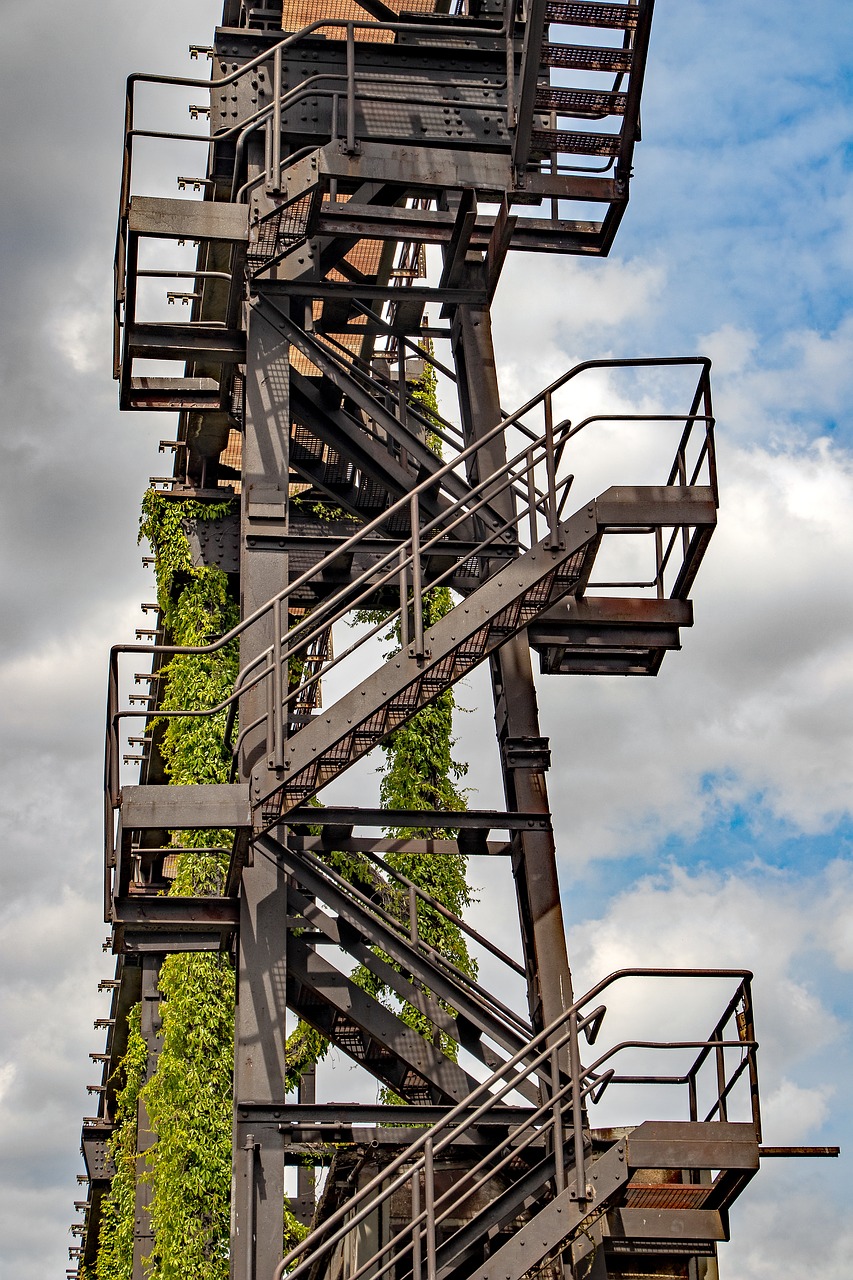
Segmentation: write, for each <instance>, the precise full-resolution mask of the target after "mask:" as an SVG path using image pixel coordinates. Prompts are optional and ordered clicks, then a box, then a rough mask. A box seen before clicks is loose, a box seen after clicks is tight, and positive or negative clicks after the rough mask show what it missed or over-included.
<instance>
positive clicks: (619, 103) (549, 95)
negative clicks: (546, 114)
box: [536, 88, 628, 120]
mask: <svg viewBox="0 0 853 1280" xmlns="http://www.w3.org/2000/svg"><path fill="white" fill-rule="evenodd" d="M627 102H628V95H627V94H626V93H598V92H596V91H595V90H593V89H560V88H548V89H546V88H542V89H537V90H536V110H537V111H556V112H557V113H558V115H563V116H586V117H588V118H589V119H595V120H597V119H601V117H602V116H624V114H625V108H626V106H627Z"/></svg>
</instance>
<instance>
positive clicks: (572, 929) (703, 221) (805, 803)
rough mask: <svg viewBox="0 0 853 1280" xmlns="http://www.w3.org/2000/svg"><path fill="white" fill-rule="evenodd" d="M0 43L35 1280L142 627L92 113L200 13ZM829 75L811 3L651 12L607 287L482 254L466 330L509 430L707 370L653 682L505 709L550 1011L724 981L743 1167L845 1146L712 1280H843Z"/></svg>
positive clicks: (583, 269) (38, 26) (770, 1189)
mask: <svg viewBox="0 0 853 1280" xmlns="http://www.w3.org/2000/svg"><path fill="white" fill-rule="evenodd" d="M2 13H3V21H4V29H5V30H6V33H7V36H6V39H5V41H4V45H3V49H2V52H0V64H2V65H0V70H1V71H2V74H0V102H2V110H3V118H4V119H5V120H6V121H7V127H6V129H5V130H4V138H3V143H2V146H3V148H4V152H5V155H4V160H5V166H4V171H5V173H6V174H7V180H6V181H5V182H4V190H3V197H2V202H0V219H2V227H0V263H1V264H2V275H3V285H2V288H3V295H2V296H3V298H4V299H5V303H6V305H5V309H4V316H5V319H4V321H3V324H2V343H0V360H2V387H3V394H2V398H0V416H2V450H3V465H2V468H0V486H2V505H0V522H2V523H0V529H2V545H3V548H4V552H5V554H4V555H3V557H2V575H3V586H2V599H3V609H2V616H0V629H2V642H0V707H2V716H0V720H1V721H2V725H1V726H0V734H1V735H2V736H0V830H2V858H0V877H2V881H1V882H0V883H2V889H0V1241H2V1244H0V1277H2V1278H3V1280H6V1277H9V1280H12V1277H14V1280H37V1278H38V1280H41V1278H42V1277H44V1276H47V1275H59V1276H61V1275H62V1274H63V1272H64V1268H65V1265H66V1254H65V1250H66V1247H67V1246H68V1245H69V1244H71V1243H73V1241H72V1238H71V1237H70V1236H69V1234H68V1227H69V1224H70V1222H71V1221H72V1215H73V1210H72V1201H73V1200H74V1199H76V1198H79V1196H80V1193H79V1191H78V1189H77V1187H76V1184H75V1175H76V1173H77V1172H78V1171H79V1170H80V1169H81V1167H82V1166H81V1163H80V1160H79V1156H78V1143H79V1132H80V1123H81V1118H82V1116H83V1115H84V1114H89V1113H90V1112H91V1111H92V1110H93V1109H94V1106H93V1103H92V1100H91V1099H87V1095H86V1092H85V1086H86V1084H87V1083H90V1082H92V1081H94V1080H95V1079H96V1076H95V1073H94V1069H93V1068H91V1067H90V1065H89V1064H88V1060H87V1055H88V1053H89V1052H90V1051H97V1050H98V1049H99V1048H100V1043H99V1040H100V1035H99V1033H96V1032H94V1030H93V1028H92V1022H93V1020H94V1019H95V1018H96V1017H98V1016H102V1015H103V1014H105V1013H106V1011H107V1010H106V997H105V996H102V995H99V994H98V993H97V983H98V981H99V979H101V978H105V977H108V976H109V974H110V971H111V965H112V961H111V958H110V957H109V956H104V955H103V954H102V951H101V942H102V940H103V937H104V934H105V928H104V926H103V925H102V922H101V913H100V886H101V870H100V857H101V852H100V850H101V844H100V841H101V833H100V822H101V793H100V787H101V769H102V762H101V761H102V756H101V751H102V731H103V705H104V704H103V699H104V692H105V683H106V657H107V651H108V648H109V646H110V644H112V643H114V642H117V641H119V640H130V639H132V637H133V629H134V627H135V626H138V625H140V624H141V615H140V613H139V602H140V601H143V600H147V599H150V598H151V578H150V573H149V572H147V571H145V570H144V569H143V568H142V566H141V564H140V550H139V548H137V546H136V526H137V512H138V504H139V500H140V497H141V494H142V492H143V490H144V488H145V486H146V483H147V479H148V477H149V476H150V475H157V474H165V471H164V468H168V466H169V463H168V462H164V459H163V457H162V456H160V455H158V453H157V445H158V441H159V440H160V439H161V438H166V437H168V436H169V435H170V433H171V432H172V429H173V424H172V423H171V422H170V420H169V419H168V417H166V416H164V415H158V416H155V415H148V416H147V417H146V415H124V416H120V415H119V413H118V409H117V397H116V392H115V386H114V384H113V383H112V381H111V360H110V340H111V333H110V325H111V288H112V278H111V277H112V250H113V237H114V224H115V206H116V196H117V188H118V177H119V160H120V148H121V123H122V111H123V86H124V80H125V77H126V75H127V74H128V73H129V72H130V71H132V70H155V71H167V70H172V71H174V72H178V73H185V72H187V71H188V70H191V69H192V68H193V67H194V66H195V67H196V68H197V65H198V64H192V63H190V62H189V60H188V58H187V55H186V48H187V45H188V44H189V43H191V42H196V43H202V44H205V43H208V41H209V38H210V35H211V32H212V28H213V25H214V23H215V21H216V20H217V19H218V16H219V6H218V4H217V3H216V2H215V0H182V2H181V3H179V4H175V3H166V2H165V0H149V3H147V4H146V5H144V6H143V5H136V6H130V5H126V4H119V3H117V2H116V0H68V2H67V3H65V4H63V5H61V6H60V5H56V6H51V7H50V13H49V14H48V13H47V11H46V7H45V6H42V5H38V6H34V5H26V6H24V5H18V4H12V3H11V2H10V0H3V3H2ZM851 51H853V11H851V9H850V7H849V6H848V5H846V4H844V3H841V2H840V0H835V2H834V3H830V2H829V0H812V3H810V4H808V5H804V4H802V3H795V2H794V0H779V2H778V3H777V4H775V5H773V6H772V8H771V7H770V6H768V5H767V4H766V3H761V2H760V0H714V2H713V3H711V0H658V4H657V6H656V13H655V20H654V27H653V32H652V49H651V56H650V60H649V67H648V74H647V81H646V90H645V94H644V102H643V141H642V143H641V145H640V146H639V147H638V148H637V152H636V156H635V178H634V182H633V186H632V198H631V203H630V206H629V208H628V211H627V214H626V216H625V219H624V221H623V224H622V227H621V229H620V231H619V234H618V236H617V239H616V243H615V246H614V248H613V250H612V252H611V255H610V257H609V258H608V259H607V260H602V261H597V262H593V261H586V260H584V261H578V260H572V259H565V258H564V259H560V258H557V257H546V256H543V257H541V258H533V257H530V256H527V255H524V256H522V255H518V256H515V257H511V259H510V261H509V263H508V265H507V267H506V269H505V272H504V277H503V279H502V282H501V285H500V288H499V291H498V294H497V297H496V301H495V313H494V314H495V337H496V346H497V351H498V358H499V370H500V377H501V389H502V399H503V403H504V404H505V405H506V406H507V407H509V408H512V407H513V406H514V405H517V404H520V403H521V402H523V400H524V399H526V398H527V397H528V396H530V395H532V394H534V393H535V392H536V391H537V390H538V389H539V388H540V387H541V386H543V385H545V384H546V383H548V382H550V381H551V380H553V379H554V378H556V377H557V376H558V375H559V374H560V373H562V372H563V371H564V370H566V369H568V368H570V367H571V366H572V365H573V364H575V363H577V362H578V361H580V360H584V359H589V358H595V357H602V356H634V355H683V354H696V353H703V354H707V355H709V356H711V358H712V359H713V362H714V366H713V375H712V376H713V380H714V396H715V411H716V415H717V420H718V427H717V441H718V454H719V473H720V490H721V510H720V524H719V528H718V530H717V532H716V533H715V536H714V539H713V541H712V543H711V547H710V550H709V552H708V556H707V558H706V562H705V564H704V565H703V567H702V570H701V572H700V575H699V577H698V579H697V583H696V587H695V591H694V602H695V619H696V622H695V627H694V628H693V629H692V630H689V631H685V632H684V633H683V636H682V643H683V649H682V651H681V652H679V653H673V654H670V655H669V656H668V657H667V658H666V660H665V662H664V665H663V668H662V671H661V674H660V675H659V677H658V678H657V679H656V680H642V679H636V680H623V679H616V678H610V679H607V678H604V677H587V678H584V679H580V678H577V677H574V678H573V677H543V678H542V679H541V680H540V681H539V696H540V706H541V712H542V724H543V732H545V733H547V734H548V735H549V736H550V739H551V746H552V752H553V767H552V772H551V777H550V785H551V797H552V805H553V810H554V817H555V827H556V832H557V842H558V851H559V857H560V875H561V884H562V888H563V896H564V911H565V916H566V921H567V928H568V939H569V948H570V954H571V959H572V965H573V969H574V973H575V980H576V986H577V988H578V989H579V990H581V989H584V988H585V987H586V986H588V985H591V984H592V983H593V982H594V981H596V980H597V979H598V978H600V977H601V976H603V975H604V974H605V973H607V972H610V971H611V970H613V969H614V968H617V967H620V966H622V965H626V964H640V963H641V964H647V965H670V964H671V965H694V964H696V965H699V964H704V965H730V966H733V967H746V968H750V969H752V970H754V972H755V975H756V977H755V1007H756V1014H755V1016H756V1026H757V1032H758V1038H759V1040H760V1041H761V1044H762V1049H761V1052H760V1057H759V1063H760V1072H761V1080H762V1089H763V1097H764V1114H765V1132H764V1140H765V1142H767V1143H768V1144H772V1145H778V1144H784V1143H807V1144H840V1145H841V1146H842V1148H844V1150H843V1152H842V1157H841V1159H840V1160H839V1161H817V1160H812V1161H809V1162H808V1163H805V1162H795V1161H782V1160H777V1161H775V1162H772V1163H771V1162H770V1161H767V1162H765V1166H764V1167H762V1169H761V1172H760V1174H759V1176H758V1177H757V1178H756V1179H755V1181H754V1182H753V1183H752V1184H751V1185H750V1186H749V1188H748V1189H747V1190H746V1192H745V1193H744V1195H743V1196H742V1198H741V1200H740V1201H739V1202H738V1204H737V1205H736V1207H735V1210H734V1212H733V1214H732V1229H733V1241H732V1243H731V1244H729V1245H726V1246H724V1248H723V1249H722V1251H721V1275H722V1276H723V1280H726V1277H728V1278H729V1280H735V1278H737V1280H765V1277H767V1278H768V1280H769V1278H770V1277H773V1280H800V1277H801V1276H802V1275H803V1274H804V1273H815V1274H819V1275H821V1277H823V1278H824V1280H842V1278H844V1280H846V1277H847V1276H848V1275H849V1271H850V1266H849V1257H850V1256H851V1252H853V1224H851V1220H850V1215H849V1212H848V1209H847V1206H848V1204H849V1203H850V1202H851V1198H853V1176H852V1175H851V1165H850V1158H849V1155H848V1151H847V1149H848V1148H849V1147H850V1144H851V1141H852V1140H853V1109H851V1102H850V1093H849V1088H848V1080H849V1079H850V1076H851V1056H853V1000H851V986H850V975H851V971H853V813H851V797H853V727H852V726H853V638H851V625H850V624H851V613H853V574H851V568H850V566H851V560H853V431H851V416H850V413H849V409H848V405H849V404H850V402H851V398H853V358H851V354H853V353H851V337H853V307H851V269H853V237H851V221H853V176H852V175H851V159H853V111H851V106H852V105H853V89H851V85H853V79H852V78H851V58H853V52H851ZM153 180H154V179H152V181H153ZM163 190H164V191H166V190H168V187H164V188H163ZM175 194H177V192H175ZM617 461H618V459H616V458H614V466H615V465H616V463H617ZM460 701H461V702H462V704H463V705H465V706H467V707H469V708H471V709H472V710H471V711H470V713H469V714H467V715H461V716H460V717H459V728H458V732H459V744H458V754H459V755H460V756H461V757H462V758H465V759H467V760H468V761H469V762H470V771H469V777H468V782H469V785H470V786H471V787H472V796H471V803H472V804H473V805H476V806H477V807H490V806H492V805H496V806H499V805H500V803H501V800H500V794H499V785H498V774H497V768H496V761H495V759H494V751H493V750H492V749H491V747H490V746H489V745H488V744H489V741H490V737H491V729H490V726H489V715H488V712H487V710H486V708H487V706H488V704H489V693H488V689H487V686H486V683H485V680H484V677H483V675H482V673H480V674H478V675H476V676H475V677H473V678H472V679H471V680H470V681H469V682H468V684H467V686H465V687H463V688H462V689H461V691H460ZM484 744H487V745H484ZM360 776H361V777H363V776H364V775H363V772H362V775H360ZM349 785H350V788H351V791H352V792H353V793H356V794H357V791H358V787H357V785H356V781H355V780H352V781H351V782H350V784H349ZM358 785H360V783H359V784H358ZM477 870H478V869H477V868H475V871H477ZM475 879H476V876H475ZM486 879H487V877H486V876H485V875H484V876H483V881H486ZM499 879H500V877H499V876H496V877H495V882H497V881H498V880H499ZM504 890H506V892H503V891H502V896H500V894H499V893H498V889H497V888H496V887H495V885H493V883H492V880H491V878H490V877H489V879H488V883H483V884H482V885H481V891H480V898H481V902H480V905H479V907H478V908H477V909H476V910H475V923H476V922H478V921H481V920H482V921H484V922H485V923H486V924H487V925H488V926H489V927H490V928H491V929H495V928H496V927H497V926H498V925H500V930H501V933H504V932H507V933H509V932H511V931H512V929H513V927H514V926H513V910H514V908H513V905H512V902H511V898H510V897H509V892H508V889H507V887H506V886H504ZM655 1016H657V1015H655Z"/></svg>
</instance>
